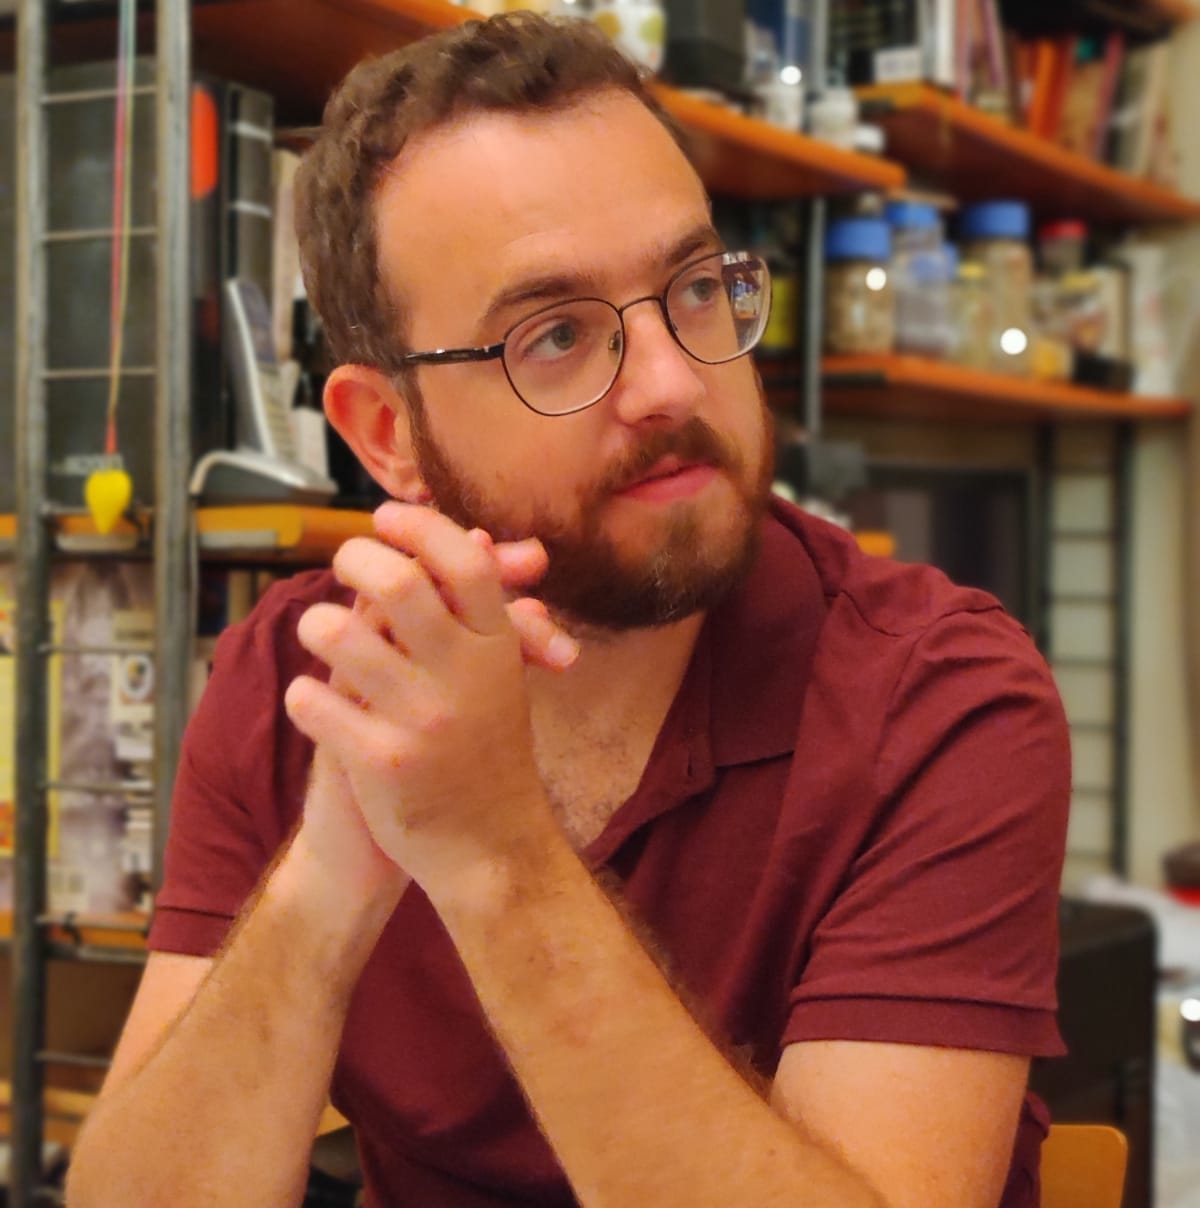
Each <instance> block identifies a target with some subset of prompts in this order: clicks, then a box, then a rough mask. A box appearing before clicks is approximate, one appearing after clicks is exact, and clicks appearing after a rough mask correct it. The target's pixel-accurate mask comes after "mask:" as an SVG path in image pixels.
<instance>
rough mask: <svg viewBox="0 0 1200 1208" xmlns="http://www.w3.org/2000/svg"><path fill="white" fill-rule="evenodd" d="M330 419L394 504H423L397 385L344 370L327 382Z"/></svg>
mask: <svg viewBox="0 0 1200 1208" xmlns="http://www.w3.org/2000/svg"><path fill="white" fill-rule="evenodd" d="M324 403H325V414H326V416H327V417H328V419H329V422H330V423H331V424H332V425H333V427H334V429H335V431H336V432H337V434H338V435H339V436H340V437H341V438H342V439H343V440H344V441H345V442H346V444H348V445H349V446H350V448H351V450H352V451H353V453H354V456H355V457H357V458H358V460H359V461H360V462H361V463H362V465H363V468H364V469H365V470H366V471H367V473H368V474H370V475H371V477H372V478H374V479H375V481H376V482H377V483H379V485H380V486H381V487H383V489H384V490H385V491H387V493H388V494H389V495H390V496H391V497H392V498H393V499H402V500H405V501H406V502H409V503H423V502H424V501H425V500H426V499H428V497H429V492H428V491H427V490H426V488H425V484H424V482H423V481H422V480H421V475H420V472H419V471H418V470H417V462H416V458H415V457H414V455H413V447H412V438H411V435H410V429H409V417H408V410H407V404H406V402H405V400H404V398H403V396H402V395H401V394H400V392H399V391H398V390H397V389H396V388H395V386H394V385H393V384H392V382H391V379H390V378H388V377H387V376H386V375H385V374H383V373H380V372H379V370H377V369H371V368H370V367H368V366H366V365H338V366H337V367H336V368H335V369H334V370H333V371H332V372H331V373H330V375H329V377H328V378H327V379H326V380H325V397H324Z"/></svg>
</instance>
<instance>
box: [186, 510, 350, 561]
mask: <svg viewBox="0 0 1200 1208" xmlns="http://www.w3.org/2000/svg"><path fill="white" fill-rule="evenodd" d="M196 530H197V532H198V534H199V539H200V551H201V553H202V554H207V555H209V556H210V557H211V556H217V555H220V556H228V557H231V558H241V557H245V558H253V559H254V560H256V561H258V560H261V559H263V558H271V559H278V560H281V561H287V562H327V561H328V560H329V559H330V558H332V557H333V554H334V551H336V550H337V548H338V546H340V545H341V544H342V543H343V542H344V541H348V540H349V539H350V538H351V537H361V536H363V535H364V534H367V533H370V532H371V513H370V512H357V511H354V510H352V509H349V508H316V507H296V506H293V505H290V504H261V505H254V506H245V507H220V508H217V507H213V508H201V509H200V510H199V511H198V512H197V513H196Z"/></svg>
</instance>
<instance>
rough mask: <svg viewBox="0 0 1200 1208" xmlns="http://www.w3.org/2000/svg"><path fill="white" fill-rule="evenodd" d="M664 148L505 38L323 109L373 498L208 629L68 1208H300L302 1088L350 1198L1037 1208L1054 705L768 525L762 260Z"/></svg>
mask: <svg viewBox="0 0 1200 1208" xmlns="http://www.w3.org/2000/svg"><path fill="white" fill-rule="evenodd" d="M660 118H661V115H660V114H659V112H658V111H657V109H656V108H655V106H654V105H653V103H652V101H651V100H650V99H649V98H648V96H647V94H646V93H645V91H644V89H643V87H642V84H641V82H640V81H639V80H638V78H637V76H636V75H635V74H634V72H633V71H632V69H631V68H630V67H628V66H627V65H626V64H625V63H624V61H623V60H622V59H621V58H620V56H619V55H617V54H616V52H614V51H612V50H611V49H610V48H609V47H608V46H607V44H605V43H604V42H603V40H602V39H600V38H599V37H598V36H597V35H596V34H595V32H594V31H593V30H591V29H590V28H589V27H588V26H586V25H583V24H568V25H564V26H555V25H552V24H549V23H546V22H543V21H541V20H539V19H537V18H532V17H525V16H517V17H511V18H506V19H498V20H495V21H492V22H489V23H486V24H479V25H471V26H468V27H466V28H464V29H463V30H462V31H457V32H454V33H452V34H449V35H444V36H441V37H439V38H438V39H434V40H431V41H429V42H427V43H423V44H420V45H418V46H416V47H414V48H411V49H410V50H409V51H407V52H404V53H403V54H400V55H396V56H389V57H387V58H385V59H383V60H380V61H378V62H376V63H374V64H370V65H367V66H365V67H363V68H360V69H359V71H358V72H357V73H352V76H351V77H350V79H349V80H348V82H347V83H346V84H345V85H344V87H343V90H342V92H341V93H340V95H339V96H338V97H337V98H336V99H335V100H334V101H333V102H331V105H330V107H329V109H328V110H327V113H326V121H325V127H324V133H323V134H322V137H321V139H320V140H319V141H318V142H317V144H316V146H315V147H314V149H313V150H312V151H311V152H310V154H309V157H308V159H307V162H306V166H305V169H304V175H303V179H302V181H301V185H300V188H299V196H298V206H299V209H298V215H299V222H300V229H301V242H302V249H303V253H304V256H305V262H306V276H307V281H308V286H309V290H310V293H311V296H312V297H313V299H314V301H315V304H316V305H317V307H318V308H319V309H320V312H321V314H322V316H323V318H324V320H325V323H326V325H327V330H328V334H329V338H330V341H331V344H332V346H333V349H334V352H335V354H336V356H337V357H338V359H339V361H340V362H341V365H340V367H339V368H338V369H337V370H335V371H334V373H333V374H332V375H331V376H330V378H329V382H328V386H327V390H326V395H325V405H326V408H327V412H328V414H329V416H330V418H331V420H332V422H333V423H334V424H335V425H336V426H337V428H338V429H339V431H340V432H341V433H342V434H343V435H344V436H345V438H346V439H347V441H348V442H349V443H350V444H351V446H352V447H353V448H354V450H355V452H356V453H357V455H358V456H359V457H360V458H361V460H362V461H363V463H364V465H366V467H367V468H368V469H369V470H370V471H371V473H372V474H373V475H374V476H375V477H376V478H377V479H378V480H379V482H380V483H381V484H382V485H383V486H384V487H385V488H386V489H387V490H388V492H389V493H390V494H391V495H392V496H393V497H394V498H395V499H396V500H397V501H400V502H396V503H391V504H388V505H385V506H384V507H383V508H382V509H381V510H380V511H379V513H378V514H377V516H376V528H377V538H375V539H371V540H367V539H361V540H356V541H351V542H349V543H348V544H347V545H346V546H345V547H343V549H342V550H341V551H340V552H339V553H338V555H337V557H336V559H335V562H334V567H333V574H332V575H330V574H317V575H308V576H300V577H299V578H298V579H296V580H295V581H293V582H292V583H291V584H289V585H287V586H285V587H283V588H282V589H278V590H276V591H274V592H272V593H271V594H270V595H268V597H267V598H266V599H265V600H264V602H263V603H262V605H260V607H259V609H258V610H257V612H256V614H255V616H254V617H252V618H251V619H250V621H249V622H248V623H247V624H245V625H243V626H239V627H236V628H235V629H234V630H232V631H231V632H230V633H229V634H228V635H226V638H225V639H224V642H223V648H222V651H221V654H220V655H219V657H218V660H217V665H216V669H215V671H214V676H213V681H212V684H211V686H210V689H209V692H208V694H207V696H206V699H205V701H204V703H202V705H201V707H200V710H199V713H198V715H197V717H196V719H195V720H194V723H193V725H192V727H191V729H190V731H189V735H188V740H187V743H186V745H185V750H184V752H183V757H182V761H181V767H180V774H179V789H178V792H177V798H176V801H177V803H176V809H175V815H174V818H173V822H172V835H171V848H170V856H169V861H168V873H167V878H166V885H165V887H164V889H163V891H162V893H161V895H160V897H159V901H158V912H157V916H156V922H155V928H154V932H153V935H152V941H151V946H152V948H154V949H155V951H154V952H153V955H152V956H151V957H150V959H149V962H148V965H147V969H146V974H145V980H144V983H143V986H142V988H141V990H140V991H139V994H138V998H137V1001H136V1003H135V1005H134V1008H133V1011H132V1013H131V1016H130V1019H129V1022H128V1024H127V1027H126V1031H125V1035H124V1036H123V1038H122V1041H121V1044H120V1046H119V1050H118V1052H117V1054H116V1058H115V1061H114V1064H113V1068H112V1071H111V1074H110V1076H109V1079H108V1083H107V1085H106V1087H105V1091H104V1094H103V1096H102V1098H101V1101H100V1103H99V1104H98V1106H97V1108H96V1110H95V1112H94V1113H93V1117H92V1119H91V1121H90V1123H89V1126H88V1128H87V1129H86V1131H85V1133H84V1136H83V1137H82V1139H81V1141H80V1143H79V1146H78V1148H77V1151H76V1154H75V1160H74V1167H73V1172H72V1179H71V1183H70V1188H69V1195H70V1199H71V1202H72V1203H73V1204H78V1205H80V1206H84V1205H88V1204H120V1205H122V1208H128V1206H130V1205H136V1204H156V1205H157V1204H168V1203H169V1204H171V1205H172V1206H175V1208H177V1206H179V1205H186V1204H221V1205H231V1204H241V1203H246V1204H254V1205H261V1204H283V1203H295V1202H297V1201H298V1198H299V1196H300V1193H301V1188H302V1186H303V1183H304V1178H305V1169H306V1159H307V1153H308V1148H309V1142H310V1138H311V1137H312V1135H313V1131H314V1129H315V1126H316V1122H317V1119H318V1116H319V1114H320V1112H321V1108H322V1105H323V1103H324V1101H325V1098H326V1095H327V1093H329V1090H330V1085H331V1080H332V1097H333V1101H334V1102H335V1104H337V1105H338V1106H339V1107H340V1108H341V1109H342V1110H343V1111H344V1112H345V1114H346V1115H347V1116H348V1117H349V1118H350V1119H351V1121H352V1122H353V1124H354V1125H355V1131H356V1137H357V1140H358V1144H359V1149H360V1154H361V1157H362V1163H363V1168H364V1173H365V1177H366V1180H367V1187H368V1203H370V1204H374V1205H384V1204H386V1205H404V1204H414V1205H434V1206H438V1208H441V1206H450V1208H484V1206H494V1205H501V1204H564V1205H565V1204H570V1203H576V1202H577V1203H580V1204H583V1205H621V1206H626V1205H628V1206H633V1205H637V1206H639V1208H640V1206H642V1205H655V1206H659V1205H681V1206H682V1205H686V1206H687V1208H696V1206H701V1205H720V1206H721V1208H727V1206H728V1205H731V1204H746V1205H755V1206H756V1208H763V1206H767V1205H788V1206H795V1205H811V1206H814V1208H815V1206H825V1205H830V1206H833V1205H836V1206H837V1208H854V1206H857V1205H872V1206H878V1205H886V1206H888V1208H917V1206H919V1208H939V1206H945V1208H951V1206H953V1208H969V1206H978V1208H984V1206H985V1205H987V1206H994V1205H996V1204H997V1203H999V1202H1001V1199H1002V1197H1003V1203H1004V1204H1005V1205H1006V1208H1011V1206H1015V1205H1018V1204H1021V1205H1026V1204H1028V1205H1032V1204H1034V1203H1035V1202H1036V1187H1035V1185H1036V1167H1037V1145H1038V1142H1039V1135H1038V1133H1039V1127H1043V1128H1044V1119H1043V1120H1042V1121H1041V1122H1040V1123H1039V1120H1038V1119H1037V1118H1035V1115H1034V1114H1032V1109H1031V1107H1030V1105H1028V1104H1025V1105H1024V1106H1023V1102H1024V1092H1025V1081H1026V1074H1027V1068H1028V1061H1029V1057H1030V1056H1031V1055H1036V1054H1040V1053H1052V1052H1056V1051H1058V1047H1059V1041H1058V1037H1057V1033H1056V1030H1055V1026H1054V1021H1053V1005H1054V1004H1053V981H1054V970H1055V965H1056V941H1055V933H1054V925H1055V917H1056V902H1057V885H1058V876H1059V871H1060V863H1061V858H1062V846H1063V829H1064V815H1065V803H1066V799H1067V795H1068V772H1067V756H1066V738H1065V727H1064V723H1063V719H1062V716H1061V711H1060V709H1059V706H1058V703H1057V699H1056V697H1055V694H1054V692H1053V689H1052V687H1051V685H1050V682H1049V677H1048V675H1047V672H1046V669H1045V667H1044V664H1043V663H1042V662H1041V660H1040V659H1039V658H1038V656H1037V655H1036V653H1035V652H1034V651H1033V649H1032V647H1031V644H1030V643H1029V641H1028V639H1027V638H1026V637H1025V636H1024V635H1023V634H1022V633H1021V631H1020V630H1019V628H1018V627H1017V626H1016V625H1015V624H1013V623H1012V622H1011V621H1010V620H1008V619H1007V618H1006V617H1005V616H1004V615H1003V614H1002V613H1001V612H1000V610H999V608H998V606H997V605H996V604H995V602H994V601H993V600H991V599H990V598H989V597H985V596H983V595H981V594H980V593H976V592H967V591H960V590H958V589H955V588H953V587H951V586H950V585H949V584H948V583H947V582H946V581H945V580H944V579H943V578H942V577H940V576H938V575H937V574H935V573H934V572H932V571H929V570H926V569H919V568H904V567H900V566H897V565H893V564H887V563H882V562H879V563H876V562H871V561H869V560H867V559H865V558H863V557H862V556H861V555H860V554H859V553H858V552H857V550H856V549H855V547H854V545H853V542H852V541H851V540H850V539H848V538H847V537H845V536H844V535H843V534H840V533H839V532H838V531H837V530H835V529H833V528H831V527H830V526H827V525H824V524H822V523H820V522H818V521H815V520H813V519H811V518H807V517H805V516H803V515H802V514H801V513H799V512H797V511H796V510H795V509H792V508H789V507H787V506H786V505H783V504H780V503H778V502H769V500H768V490H767V488H768V483H769V479H770V465H771V447H770V439H769V424H768V421H767V413H766V410H765V407H764V405H763V402H762V396H761V390H760V388H759V383H758V380H757V377H756V374H755V370H754V366H753V363H752V361H751V359H750V358H749V357H747V356H746V355H744V353H745V352H747V351H748V350H749V348H750V347H751V346H752V345H753V343H754V342H755V341H756V340H757V338H758V335H759V334H760V331H761V324H762V322H763V321H764V320H765V307H766V301H767V297H766V291H767V285H766V279H765V269H764V268H763V267H762V266H761V264H760V263H759V262H758V261H757V260H756V259H755V258H754V257H752V256H748V255H744V254H738V253H732V252H726V251H725V250H724V249H723V248H722V247H721V245H720V243H719V241H718V239H717V236H716V233H715V232H714V230H713V229H712V226H711V220H710V214H709V205H708V201H707V198H706V197H705V195H704V191H703V188H702V186H701V184H700V182H699V180H698V178H697V176H696V174H695V173H694V171H693V170H692V168H691V167H690V166H689V164H688V162H687V160H686V158H685V157H684V155H683V154H682V152H681V151H680V149H679V147H678V145H677V144H676V142H675V141H674V139H673V138H672V136H671V134H670V133H669V132H668V130H667V128H666V126H665V125H664V124H663V122H662V121H661V120H660ZM430 504H432V505H434V506H432V507H431V506H428V505H430ZM531 537H536V538H537V539H538V541H533V542H531V541H530V540H529V538H531ZM539 541H540V544H539V543H538V542H539ZM522 591H526V592H529V593H532V594H530V595H526V596H524V597H520V598H517V599H515V600H514V599H512V598H511V596H512V595H514V594H517V595H518V596H519V593H520V592H522ZM284 702H286V706H285V705H284ZM284 707H286V711H287V716H286V717H285V716H283V712H282V711H283V708H284ZM288 719H290V722H291V723H292V724H289V720H288ZM293 727H294V728H293ZM296 729H298V730H299V731H301V732H302V733H303V735H305V736H307V739H308V740H309V742H305V741H304V740H303V739H302V738H301V737H300V736H299V735H298V734H297V733H296ZM310 756H311V775H309V763H310ZM306 778H307V779H306ZM235 916H236V923H235V922H234V919H235Z"/></svg>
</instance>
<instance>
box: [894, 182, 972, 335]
mask: <svg viewBox="0 0 1200 1208" xmlns="http://www.w3.org/2000/svg"><path fill="white" fill-rule="evenodd" d="M887 220H888V223H889V225H890V226H891V228H892V280H893V283H894V286H895V291H896V349H897V351H899V352H907V353H913V354H915V355H917V356H931V357H944V356H946V355H947V354H948V352H949V349H950V344H951V324H950V291H951V287H952V285H953V283H954V266H952V264H951V257H952V255H953V258H954V260H955V261H957V255H956V254H954V253H952V252H948V251H947V250H946V249H947V245H946V241H945V231H944V229H943V225H942V218H941V215H940V214H939V213H938V211H937V209H936V208H935V207H934V206H931V205H927V204H925V203H923V202H915V201H895V202H892V203H890V204H889V205H888V207H887Z"/></svg>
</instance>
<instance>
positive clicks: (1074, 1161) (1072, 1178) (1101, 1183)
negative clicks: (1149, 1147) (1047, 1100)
mask: <svg viewBox="0 0 1200 1208" xmlns="http://www.w3.org/2000/svg"><path fill="white" fill-rule="evenodd" d="M1128 1158H1129V1143H1128V1142H1127V1141H1126V1140H1125V1134H1124V1133H1123V1132H1121V1131H1120V1129H1117V1128H1113V1127H1112V1126H1111V1125H1108V1124H1052V1125H1051V1126H1050V1135H1049V1136H1048V1137H1047V1138H1046V1140H1045V1141H1044V1142H1043V1144H1042V1208H1121V1197H1122V1193H1123V1192H1124V1189H1125V1165H1126V1162H1127V1161H1128Z"/></svg>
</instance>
